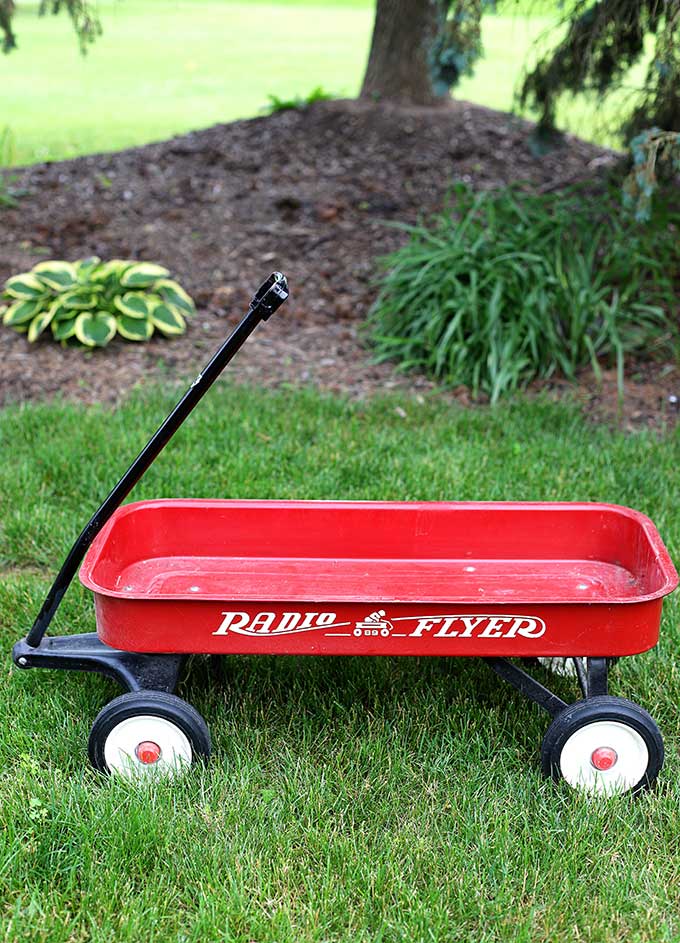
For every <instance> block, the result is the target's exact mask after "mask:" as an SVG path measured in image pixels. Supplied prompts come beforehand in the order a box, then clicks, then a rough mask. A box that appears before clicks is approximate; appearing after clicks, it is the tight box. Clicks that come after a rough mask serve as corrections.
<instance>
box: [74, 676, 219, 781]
mask: <svg viewBox="0 0 680 943" xmlns="http://www.w3.org/2000/svg"><path fill="white" fill-rule="evenodd" d="M139 714H151V715H152V716H154V717H163V718H164V719H166V720H169V721H170V722H171V723H173V724H175V725H176V726H177V727H179V728H180V730H181V731H182V732H183V733H184V735H185V736H186V737H187V739H188V741H189V743H190V744H191V753H192V765H193V764H195V763H196V762H200V761H205V760H207V759H208V757H209V756H210V751H211V747H212V744H211V741H210V731H209V730H208V726H207V724H206V722H205V721H204V720H203V718H202V717H201V715H200V714H199V713H198V711H197V710H196V708H194V707H192V706H191V704H187V702H186V701H183V700H182V698H181V697H177V696H176V695H175V694H166V693H165V692H163V691H131V692H129V693H128V694H121V695H120V697H116V698H114V699H113V700H112V701H109V703H108V704H107V705H106V706H105V707H104V708H102V710H101V711H100V712H99V714H98V715H97V717H96V718H95V721H94V723H93V724H92V730H91V732H90V739H89V742H88V748H87V751H88V755H89V757H90V762H91V763H92V765H93V766H94V768H95V769H96V770H99V772H101V773H106V774H107V775H110V774H111V770H110V769H109V768H108V766H107V764H106V760H105V759H104V745H105V743H106V739H107V737H108V736H109V734H110V733H111V731H112V730H113V728H114V727H116V726H117V725H118V724H120V723H121V721H123V720H127V718H129V717H135V716H137V715H139Z"/></svg>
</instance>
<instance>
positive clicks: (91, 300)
mask: <svg viewBox="0 0 680 943" xmlns="http://www.w3.org/2000/svg"><path fill="white" fill-rule="evenodd" d="M98 298H99V295H98V294H97V293H95V292H93V291H92V289H91V288H89V287H88V288H76V289H74V290H73V291H67V292H66V294H65V295H62V296H61V303H62V305H63V306H64V307H65V308H69V309H70V310H72V311H88V310H89V309H90V308H95V307H96V306H97V303H98Z"/></svg>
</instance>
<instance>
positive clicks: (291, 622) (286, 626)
mask: <svg viewBox="0 0 680 943" xmlns="http://www.w3.org/2000/svg"><path fill="white" fill-rule="evenodd" d="M300 619H301V616H300V613H299V612H284V614H283V615H282V616H281V621H280V622H279V624H278V625H277V626H276V628H275V629H274V631H275V632H292V630H293V629H294V628H295V626H296V625H297V624H298V622H299V621H300Z"/></svg>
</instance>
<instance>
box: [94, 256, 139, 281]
mask: <svg viewBox="0 0 680 943" xmlns="http://www.w3.org/2000/svg"><path fill="white" fill-rule="evenodd" d="M133 264H134V263H133V262H130V261H129V260H128V259H109V261H108V262H103V263H102V264H101V265H100V266H98V268H96V269H95V270H94V271H93V272H92V276H91V278H92V281H93V282H104V281H106V280H107V279H108V278H111V277H112V276H113V277H115V278H116V280H118V279H120V277H121V276H122V274H123V272H124V271H125V269H127V268H129V267H130V266H131V265H133Z"/></svg>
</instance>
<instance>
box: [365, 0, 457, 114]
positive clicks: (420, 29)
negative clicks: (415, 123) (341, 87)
mask: <svg viewBox="0 0 680 943" xmlns="http://www.w3.org/2000/svg"><path fill="white" fill-rule="evenodd" d="M439 3H440V0H377V6H376V11H375V22H374V24H373V39H372V40H371V51H370V54H369V57H368V65H367V66H366V74H365V75H364V83H363V85H362V88H361V98H368V99H370V100H372V101H376V102H381V101H393V102H399V103H402V104H410V105H440V104H444V103H445V102H447V101H448V99H449V96H448V94H447V95H437V94H435V92H434V90H433V88H432V76H431V68H430V60H429V53H430V49H431V47H432V44H433V42H434V40H435V37H436V36H437V31H438V27H439Z"/></svg>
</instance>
